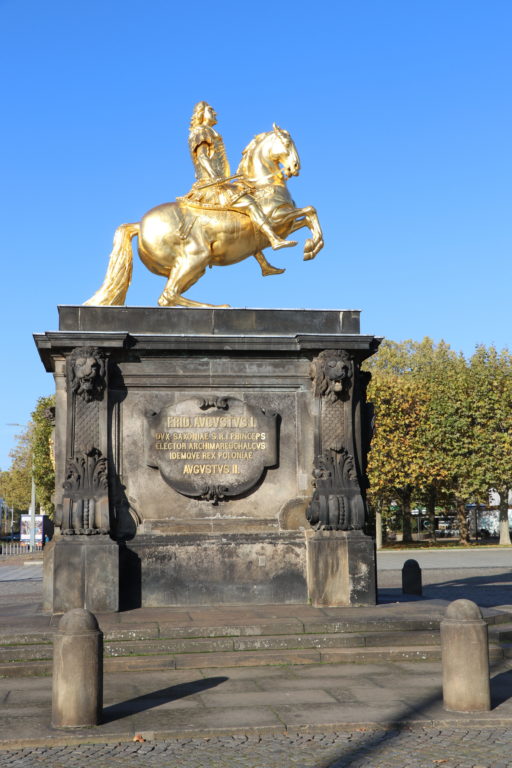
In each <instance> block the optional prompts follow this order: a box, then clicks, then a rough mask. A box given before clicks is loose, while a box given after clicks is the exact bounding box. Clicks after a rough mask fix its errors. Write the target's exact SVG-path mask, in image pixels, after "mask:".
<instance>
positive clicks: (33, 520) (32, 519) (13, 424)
mask: <svg viewBox="0 0 512 768" xmlns="http://www.w3.org/2000/svg"><path fill="white" fill-rule="evenodd" d="M7 426H9V427H26V426H27V425H26V424H18V423H17V422H11V423H9V424H8V425H7ZM31 475H32V478H31V480H32V483H31V489H30V540H29V546H30V551H31V552H33V551H34V550H35V548H36V483H35V480H34V454H33V452H32V470H31ZM11 534H12V522H11Z"/></svg>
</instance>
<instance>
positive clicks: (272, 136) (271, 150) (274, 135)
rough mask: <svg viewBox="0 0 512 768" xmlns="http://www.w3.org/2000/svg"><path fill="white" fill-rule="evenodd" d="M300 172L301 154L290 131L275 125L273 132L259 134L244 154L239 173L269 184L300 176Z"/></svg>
mask: <svg viewBox="0 0 512 768" xmlns="http://www.w3.org/2000/svg"><path fill="white" fill-rule="evenodd" d="M299 171H300V159H299V153H298V152H297V149H296V147H295V144H294V142H293V139H292V137H291V136H290V134H289V133H288V131H285V130H283V128H279V127H278V126H277V125H276V124H275V123H274V127H273V129H272V130H271V131H267V133H259V134H258V135H257V136H255V137H254V139H253V140H252V141H251V142H250V143H249V144H248V145H247V147H246V148H245V149H244V151H243V153H242V162H241V163H240V165H239V166H238V173H240V174H241V175H242V176H245V177H246V178H251V179H253V180H255V181H258V179H260V180H261V182H260V183H263V181H265V180H266V181H267V182H268V178H269V177H274V178H275V180H276V181H280V180H282V179H288V178H289V177H290V176H298V175H299Z"/></svg>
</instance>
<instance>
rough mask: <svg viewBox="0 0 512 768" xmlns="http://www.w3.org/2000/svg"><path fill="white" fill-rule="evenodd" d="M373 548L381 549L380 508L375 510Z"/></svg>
mask: <svg viewBox="0 0 512 768" xmlns="http://www.w3.org/2000/svg"><path fill="white" fill-rule="evenodd" d="M375 546H376V548H377V549H382V512H381V511H380V506H379V507H376V508H375Z"/></svg>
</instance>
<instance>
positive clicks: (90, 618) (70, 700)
mask: <svg viewBox="0 0 512 768" xmlns="http://www.w3.org/2000/svg"><path fill="white" fill-rule="evenodd" d="M53 642H54V655H53V687H52V725H53V726H54V727H56V728H76V727H85V726H91V725H98V723H99V722H100V718H101V711H102V707H103V638H102V634H101V632H100V631H99V628H98V622H97V621H96V618H95V616H94V615H93V614H92V613H90V612H89V611H86V610H83V609H81V608H75V609H73V610H71V611H68V612H67V613H65V614H64V616H63V617H62V619H61V620H60V623H59V630H58V632H57V633H56V634H55V637H54V641H53Z"/></svg>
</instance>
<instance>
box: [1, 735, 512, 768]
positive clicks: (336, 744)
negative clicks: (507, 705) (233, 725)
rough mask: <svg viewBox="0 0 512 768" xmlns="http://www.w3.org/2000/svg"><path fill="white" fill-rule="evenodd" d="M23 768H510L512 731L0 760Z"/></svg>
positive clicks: (198, 745)
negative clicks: (142, 767)
mask: <svg viewBox="0 0 512 768" xmlns="http://www.w3.org/2000/svg"><path fill="white" fill-rule="evenodd" d="M0 766H11V767H12V768H14V767H15V766H22V768H45V767H48V768H50V767H51V768H89V767H90V768H116V767H117V768H140V767H141V766H144V768H153V767H154V768H348V767H349V766H350V768H408V767H409V766H411V768H435V766H442V768H507V767H508V766H512V728H507V729H505V728H504V729H496V728H477V729H467V728H446V729H442V728H441V729H440V728H412V729H401V730H371V729H359V730H358V731H354V732H343V733H328V734H325V733H323V734H322V733H314V734H308V733H297V734H281V735H272V736H270V735H261V736H229V737H223V738H219V737H212V738H206V739H195V738H191V739H180V740H178V739H175V740H170V741H159V742H142V743H128V744H110V745H97V744H95V745H78V746H73V747H40V748H34V749H20V750H12V751H7V752H0Z"/></svg>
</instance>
